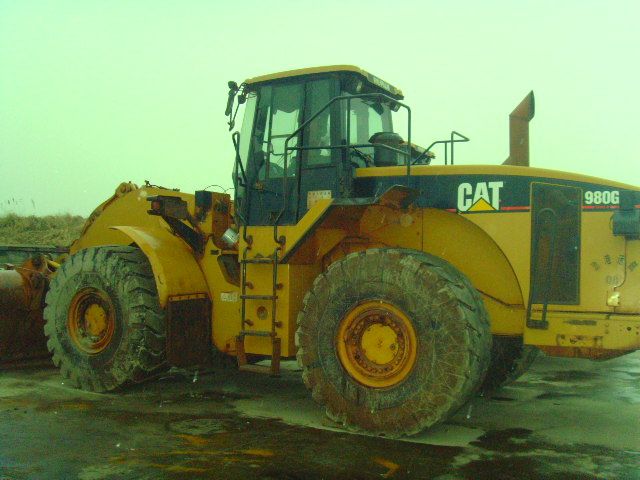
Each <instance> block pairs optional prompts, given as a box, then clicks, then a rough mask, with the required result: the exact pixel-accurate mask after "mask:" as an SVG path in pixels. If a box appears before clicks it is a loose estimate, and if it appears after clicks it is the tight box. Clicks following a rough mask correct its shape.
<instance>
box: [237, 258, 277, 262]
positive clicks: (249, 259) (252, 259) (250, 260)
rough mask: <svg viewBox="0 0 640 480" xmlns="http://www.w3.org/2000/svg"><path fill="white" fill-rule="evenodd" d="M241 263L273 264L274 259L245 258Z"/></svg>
mask: <svg viewBox="0 0 640 480" xmlns="http://www.w3.org/2000/svg"><path fill="white" fill-rule="evenodd" d="M241 263H273V259H272V258H263V257H258V258H245V259H244V260H241Z"/></svg>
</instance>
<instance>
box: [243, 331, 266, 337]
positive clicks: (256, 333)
mask: <svg viewBox="0 0 640 480" xmlns="http://www.w3.org/2000/svg"><path fill="white" fill-rule="evenodd" d="M240 335H241V336H243V337H270V336H271V331H270V330H242V331H241V332H240Z"/></svg>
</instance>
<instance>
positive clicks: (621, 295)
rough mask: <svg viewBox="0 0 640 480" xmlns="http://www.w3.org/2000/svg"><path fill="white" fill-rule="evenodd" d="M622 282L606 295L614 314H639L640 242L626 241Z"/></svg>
mask: <svg viewBox="0 0 640 480" xmlns="http://www.w3.org/2000/svg"><path fill="white" fill-rule="evenodd" d="M625 245H626V251H625V270H624V280H623V282H622V283H621V284H620V285H619V286H616V287H615V288H613V289H611V290H610V291H609V292H608V293H609V295H608V298H610V299H611V302H610V304H611V305H613V306H614V307H615V308H614V310H615V312H616V313H634V312H640V240H627V241H626V244H625Z"/></svg>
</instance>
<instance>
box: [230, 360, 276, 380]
mask: <svg viewBox="0 0 640 480" xmlns="http://www.w3.org/2000/svg"><path fill="white" fill-rule="evenodd" d="M238 370H240V371H241V372H251V373H263V374H264V373H266V374H267V375H271V376H273V377H279V376H280V372H279V370H276V369H274V367H273V366H271V365H254V364H251V363H247V364H246V365H240V366H239V367H238Z"/></svg>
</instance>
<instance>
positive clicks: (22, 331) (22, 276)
mask: <svg viewBox="0 0 640 480" xmlns="http://www.w3.org/2000/svg"><path fill="white" fill-rule="evenodd" d="M54 269H55V264H54V263H53V262H50V261H48V260H47V259H46V258H45V257H44V256H42V255H37V256H35V257H32V258H30V259H29V260H27V261H26V262H24V263H23V264H22V265H21V266H20V267H14V266H13V265H10V264H7V266H6V268H5V269H3V270H0V367H11V366H17V365H21V364H23V363H25V362H27V361H32V360H37V359H46V358H48V357H49V356H50V355H49V351H48V350H47V339H46V337H45V335H44V319H43V316H42V312H43V308H44V296H45V294H46V291H47V288H48V286H49V277H50V275H51V274H52V273H53V271H54Z"/></svg>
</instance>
